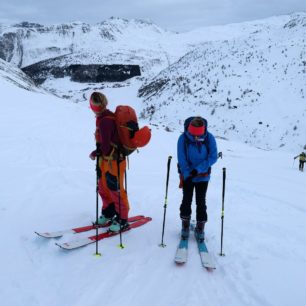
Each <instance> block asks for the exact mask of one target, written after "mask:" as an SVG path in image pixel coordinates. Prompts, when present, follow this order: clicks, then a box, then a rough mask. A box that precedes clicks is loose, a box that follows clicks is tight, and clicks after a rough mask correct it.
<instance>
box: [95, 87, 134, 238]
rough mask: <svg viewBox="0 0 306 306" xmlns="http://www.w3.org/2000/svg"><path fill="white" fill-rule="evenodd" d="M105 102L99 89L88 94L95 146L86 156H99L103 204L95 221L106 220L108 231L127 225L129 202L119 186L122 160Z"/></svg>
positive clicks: (123, 227) (116, 135)
mask: <svg viewBox="0 0 306 306" xmlns="http://www.w3.org/2000/svg"><path fill="white" fill-rule="evenodd" d="M107 104H108V101H107V98H106V96H105V95H104V94H102V93H100V92H94V93H93V94H92V95H91V97H90V108H91V109H92V111H93V112H94V113H95V115H96V131H95V138H96V144H97V149H96V150H95V151H93V152H92V153H91V154H90V155H89V157H90V158H91V159H92V160H95V158H96V157H97V156H98V155H99V156H100V170H101V173H100V178H99V194H100V196H101V198H102V202H103V205H102V215H101V216H100V217H99V219H98V224H101V225H104V224H108V223H109V224H111V226H110V228H109V230H110V231H113V232H119V231H120V224H121V230H122V229H125V228H126V227H128V223H127V219H128V212H129V202H128V198H127V193H126V191H125V189H124V187H123V178H124V173H125V169H126V160H125V157H123V156H122V155H119V156H118V150H117V147H118V144H119V135H118V131H117V128H116V123H115V115H114V113H113V112H111V111H110V110H108V109H107ZM118 165H119V170H118ZM119 178H120V181H119ZM118 181H119V189H120V190H118Z"/></svg>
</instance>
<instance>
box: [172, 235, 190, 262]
mask: <svg viewBox="0 0 306 306" xmlns="http://www.w3.org/2000/svg"><path fill="white" fill-rule="evenodd" d="M187 257H188V239H182V238H181V240H180V243H179V245H178V247H177V249H176V253H175V257H174V261H175V263H177V264H179V265H180V264H184V263H186V262H187Z"/></svg>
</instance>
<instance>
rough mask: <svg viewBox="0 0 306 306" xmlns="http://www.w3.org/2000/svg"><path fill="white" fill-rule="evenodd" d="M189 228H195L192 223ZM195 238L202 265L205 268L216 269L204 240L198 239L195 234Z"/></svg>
mask: <svg viewBox="0 0 306 306" xmlns="http://www.w3.org/2000/svg"><path fill="white" fill-rule="evenodd" d="M191 229H192V230H193V231H194V229H195V225H194V224H191ZM195 239H196V242H197V245H198V249H199V254H200V259H201V263H202V266H203V267H204V268H206V269H216V267H215V265H214V262H213V259H212V257H211V255H210V254H209V252H208V249H207V246H206V243H205V241H204V240H203V241H201V240H198V239H197V238H196V236H195Z"/></svg>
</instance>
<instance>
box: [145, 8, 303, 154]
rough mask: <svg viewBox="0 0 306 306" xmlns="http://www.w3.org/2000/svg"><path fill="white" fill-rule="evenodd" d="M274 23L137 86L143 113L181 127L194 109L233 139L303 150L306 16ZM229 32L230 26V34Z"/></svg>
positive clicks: (209, 46)
mask: <svg viewBox="0 0 306 306" xmlns="http://www.w3.org/2000/svg"><path fill="white" fill-rule="evenodd" d="M280 21H283V22H282V23H280ZM275 22H276V23H275V24H274V25H273V26H272V25H270V24H269V23H267V24H266V26H265V27H263V26H262V27H261V28H258V29H257V30H256V31H254V32H253V33H251V34H248V35H244V36H241V37H239V38H237V37H232V35H229V37H230V38H229V39H228V40H223V41H212V42H206V43H203V44H202V45H201V46H200V47H197V48H195V49H194V50H193V51H190V52H189V53H188V54H186V55H185V56H184V57H182V58H181V59H180V60H179V61H178V62H176V63H174V64H172V65H171V66H170V67H168V68H167V69H165V70H163V71H162V72H161V73H159V74H158V75H157V76H156V77H154V78H153V79H152V80H150V81H149V82H147V83H146V84H145V85H143V86H142V87H141V88H140V90H139V96H140V97H142V98H143V99H144V102H145V105H146V108H145V110H144V112H143V114H142V115H143V117H144V118H148V119H150V120H151V121H152V123H155V124H162V123H164V124H165V125H167V126H168V127H169V128H170V129H176V128H178V127H179V126H180V125H181V122H182V120H183V119H184V118H185V117H186V113H191V112H192V113H196V114H199V115H202V116H204V117H206V118H207V119H208V122H209V124H210V127H211V128H213V129H214V130H215V131H216V132H217V133H218V134H219V135H223V136H225V137H228V138H230V139H238V140H240V141H244V142H246V143H251V144H252V145H255V146H259V147H263V148H267V149H270V148H277V147H281V146H286V147H289V149H292V148H295V149H297V148H302V147H303V146H304V145H305V144H306V141H305V131H306V92H305V90H306V89H305V88H306V87H305V86H306V39H305V37H306V13H304V14H302V13H301V14H294V15H291V16H290V20H288V19H282V18H280V19H276V20H275ZM242 26H243V24H241V27H242ZM230 29H231V28H230V27H229V28H227V26H224V28H223V30H224V33H228V32H229V30H230Z"/></svg>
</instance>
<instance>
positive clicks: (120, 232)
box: [117, 150, 124, 249]
mask: <svg viewBox="0 0 306 306" xmlns="http://www.w3.org/2000/svg"><path fill="white" fill-rule="evenodd" d="M119 158H120V151H119V150H118V158H117V172H118V182H117V189H118V202H119V225H120V231H119V236H120V244H119V245H118V247H119V248H121V249H124V245H123V244H122V224H121V191H120V161H119Z"/></svg>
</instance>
